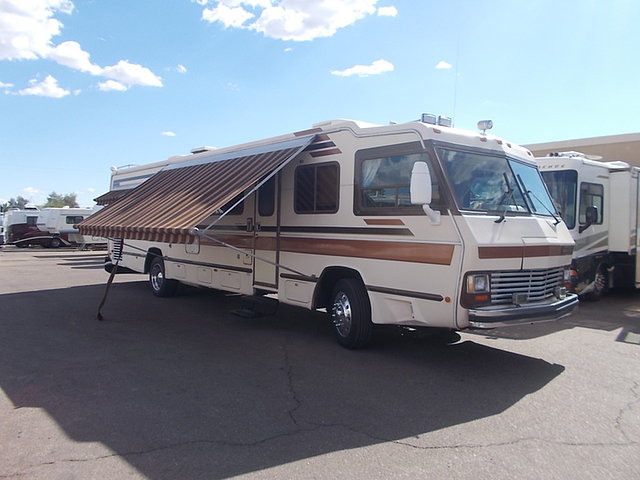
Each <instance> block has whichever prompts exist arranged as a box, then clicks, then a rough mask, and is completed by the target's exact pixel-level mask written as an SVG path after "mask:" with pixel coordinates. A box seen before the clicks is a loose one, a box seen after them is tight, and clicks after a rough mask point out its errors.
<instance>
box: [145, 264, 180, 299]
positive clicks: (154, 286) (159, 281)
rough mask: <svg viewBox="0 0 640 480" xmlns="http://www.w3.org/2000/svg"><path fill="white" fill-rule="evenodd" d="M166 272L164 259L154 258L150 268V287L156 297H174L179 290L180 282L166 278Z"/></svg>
mask: <svg viewBox="0 0 640 480" xmlns="http://www.w3.org/2000/svg"><path fill="white" fill-rule="evenodd" d="M164 272H165V270H164V261H163V260H162V258H160V257H156V258H154V259H153V260H152V261H151V266H150V267H149V286H150V287H151V291H152V292H153V294H154V295H155V296H156V297H172V296H174V295H175V294H176V290H177V288H178V281H177V280H170V279H168V278H166V277H165V274H164Z"/></svg>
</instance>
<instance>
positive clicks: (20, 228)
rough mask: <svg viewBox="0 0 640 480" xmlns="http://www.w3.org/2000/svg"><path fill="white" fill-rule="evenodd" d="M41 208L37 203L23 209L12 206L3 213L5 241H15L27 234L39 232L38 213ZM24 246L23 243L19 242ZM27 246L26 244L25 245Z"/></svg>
mask: <svg viewBox="0 0 640 480" xmlns="http://www.w3.org/2000/svg"><path fill="white" fill-rule="evenodd" d="M39 213H40V209H39V208H38V207H36V206H35V205H29V204H27V205H25V207H24V208H23V209H18V208H10V209H7V210H5V212H4V214H3V224H4V225H3V228H4V231H3V235H4V243H14V242H16V241H19V240H21V239H22V238H23V237H24V236H25V235H31V234H36V233H37V232H39V230H38V227H37V223H38V214H39ZM19 245H20V246H22V244H19ZM25 246H26V245H25Z"/></svg>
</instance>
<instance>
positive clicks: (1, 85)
mask: <svg viewBox="0 0 640 480" xmlns="http://www.w3.org/2000/svg"><path fill="white" fill-rule="evenodd" d="M11 87H13V83H4V82H0V88H11Z"/></svg>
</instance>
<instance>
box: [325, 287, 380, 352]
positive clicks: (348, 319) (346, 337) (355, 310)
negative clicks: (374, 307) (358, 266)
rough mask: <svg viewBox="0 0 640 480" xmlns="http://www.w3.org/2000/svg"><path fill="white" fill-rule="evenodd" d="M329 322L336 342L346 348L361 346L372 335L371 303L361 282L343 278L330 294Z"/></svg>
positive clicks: (369, 339) (364, 344)
mask: <svg viewBox="0 0 640 480" xmlns="http://www.w3.org/2000/svg"><path fill="white" fill-rule="evenodd" d="M330 307H331V322H332V325H333V332H334V334H335V336H336V339H337V340H338V343H339V344H340V345H342V346H343V347H346V348H352V349H356V348H363V347H365V346H366V345H367V344H368V343H369V342H370V341H371V337H372V336H373V323H372V322H371V303H370V302H369V296H368V295H367V291H366V290H365V288H364V286H363V285H362V283H361V282H360V281H358V280H356V279H353V278H343V279H341V280H339V281H338V282H337V283H336V286H335V287H334V289H333V292H332V294H331V305H330Z"/></svg>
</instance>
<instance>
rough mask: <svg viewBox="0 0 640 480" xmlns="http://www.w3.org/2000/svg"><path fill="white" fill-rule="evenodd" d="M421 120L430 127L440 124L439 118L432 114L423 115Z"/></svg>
mask: <svg viewBox="0 0 640 480" xmlns="http://www.w3.org/2000/svg"><path fill="white" fill-rule="evenodd" d="M420 120H421V121H422V123H428V124H429V125H435V124H436V123H438V117H436V116H435V115H433V114H431V113H423V114H422V118H421V119H420Z"/></svg>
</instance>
